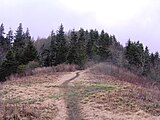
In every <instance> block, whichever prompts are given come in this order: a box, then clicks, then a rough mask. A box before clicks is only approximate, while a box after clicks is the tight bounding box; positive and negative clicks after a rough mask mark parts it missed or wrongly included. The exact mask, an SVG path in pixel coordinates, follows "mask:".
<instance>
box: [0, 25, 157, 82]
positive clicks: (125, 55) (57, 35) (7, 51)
mask: <svg viewBox="0 0 160 120" xmlns="http://www.w3.org/2000/svg"><path fill="white" fill-rule="evenodd" d="M31 61H37V62H38V63H39V64H40V65H41V66H46V67H47V66H56V65H58V64H63V63H66V64H77V65H79V66H80V68H82V69H83V67H84V65H85V63H86V62H88V61H95V62H102V61H107V62H111V63H112V64H115V65H117V66H119V67H125V68H128V69H130V70H132V71H134V72H136V73H137V74H139V75H144V76H147V77H148V78H150V79H154V80H157V81H159V80H160V76H159V73H160V65H159V64H160V58H159V53H158V52H156V53H155V54H154V53H150V52H149V50H148V47H145V48H144V46H143V44H142V43H140V42H132V41H130V40H129V41H128V43H127V44H126V46H125V47H123V46H122V45H121V44H120V43H119V42H118V41H117V40H116V37H115V36H114V35H109V34H108V33H106V32H105V31H104V30H102V31H101V32H98V31H97V30H93V29H91V30H90V31H88V30H84V29H83V28H81V29H79V30H77V31H76V30H74V29H73V30H71V31H69V32H68V33H65V32H64V27H63V25H62V24H61V25H60V27H59V29H58V30H57V31H56V32H54V31H53V30H52V31H51V34H50V35H49V37H48V38H41V39H40V38H38V39H37V40H36V41H32V40H31V36H30V33H29V30H28V29H27V30H26V32H23V28H22V24H19V27H18V28H17V30H16V32H15V35H13V31H12V30H11V29H10V30H9V32H8V33H7V34H5V33H4V26H3V24H1V26H0V80H1V81H2V80H5V78H6V77H7V76H9V75H11V74H14V73H19V71H20V69H21V68H23V67H24V66H25V65H27V64H29V63H30V62H31Z"/></svg>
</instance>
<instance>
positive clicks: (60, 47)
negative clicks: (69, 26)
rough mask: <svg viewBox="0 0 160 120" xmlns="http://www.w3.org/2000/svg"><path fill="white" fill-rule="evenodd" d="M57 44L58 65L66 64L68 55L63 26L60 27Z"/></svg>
mask: <svg viewBox="0 0 160 120" xmlns="http://www.w3.org/2000/svg"><path fill="white" fill-rule="evenodd" d="M56 44H57V51H56V64H61V63H64V62H66V59H67V54H68V49H67V42H66V39H65V34H64V27H63V25H62V24H61V25H60V28H59V30H58V32H57V35H56Z"/></svg>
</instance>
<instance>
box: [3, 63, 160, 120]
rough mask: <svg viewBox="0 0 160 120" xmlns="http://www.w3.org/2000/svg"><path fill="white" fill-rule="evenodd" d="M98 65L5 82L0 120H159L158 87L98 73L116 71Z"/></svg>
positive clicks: (159, 98)
mask: <svg viewBox="0 0 160 120" xmlns="http://www.w3.org/2000/svg"><path fill="white" fill-rule="evenodd" d="M102 66H103V67H105V65H104V64H98V65H96V66H94V67H92V68H90V69H87V70H84V71H75V72H57V73H48V74H47V73H45V74H40V75H33V76H28V77H23V78H17V79H15V80H12V81H6V82H5V83H4V84H2V85H1V89H0V93H1V106H0V107H1V109H0V110H1V114H0V119H2V120H4V119H7V120H8V119H12V120H14V119H16V118H17V119H20V120H21V119H23V120H29V119H31V120H32V119H34V120H82V119H83V120H93V119H94V120H159V119H160V96H159V95H160V90H159V89H158V87H152V88H151V87H150V88H149V87H146V86H142V85H140V83H139V84H135V82H130V80H127V81H125V80H124V81H123V80H122V78H120V79H119V78H118V77H117V76H116V75H111V74H108V73H109V72H104V70H105V71H106V70H113V68H115V69H114V71H112V73H113V72H114V73H115V74H117V73H116V67H113V66H112V69H107V68H108V67H105V68H103V69H102ZM100 68H101V69H100ZM119 74H120V72H119ZM125 74H126V73H125ZM125 76H127V74H126V75H125ZM130 76H131V77H128V79H131V78H132V81H133V79H138V77H137V78H136V77H135V78H134V77H133V76H135V75H130ZM125 79H126V78H125ZM136 81H137V80H136Z"/></svg>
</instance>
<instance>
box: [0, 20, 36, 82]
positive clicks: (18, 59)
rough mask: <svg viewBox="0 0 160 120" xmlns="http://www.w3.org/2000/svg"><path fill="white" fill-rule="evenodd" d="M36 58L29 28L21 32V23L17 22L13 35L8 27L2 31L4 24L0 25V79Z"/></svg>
mask: <svg viewBox="0 0 160 120" xmlns="http://www.w3.org/2000/svg"><path fill="white" fill-rule="evenodd" d="M36 59H38V57H37V50H36V48H35V47H34V45H33V41H32V40H31V36H30V34H29V30H28V28H27V30H26V32H23V28H22V24H21V23H20V24H19V27H18V28H17V30H16V32H15V35H13V31H12V30H11V29H10V30H9V32H8V34H6V35H5V33H4V26H3V24H1V26H0V81H3V80H5V79H6V77H8V76H10V75H11V74H14V73H17V72H19V71H20V68H21V66H23V65H27V64H28V63H29V62H30V61H33V60H36Z"/></svg>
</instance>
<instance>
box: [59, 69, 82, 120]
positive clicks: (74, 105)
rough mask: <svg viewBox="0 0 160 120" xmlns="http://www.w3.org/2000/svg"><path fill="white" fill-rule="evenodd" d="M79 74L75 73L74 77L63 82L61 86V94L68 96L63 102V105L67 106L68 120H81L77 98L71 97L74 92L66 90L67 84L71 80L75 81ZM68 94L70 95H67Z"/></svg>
mask: <svg viewBox="0 0 160 120" xmlns="http://www.w3.org/2000/svg"><path fill="white" fill-rule="evenodd" d="M79 73H80V72H76V75H75V76H74V77H72V78H70V79H68V80H66V81H65V82H63V83H62V86H63V88H64V89H63V93H64V94H66V95H67V94H68V95H67V96H66V97H65V98H64V100H65V104H66V106H67V114H68V119H69V120H81V119H82V118H81V115H80V108H79V105H78V103H79V100H78V97H77V96H76V95H71V94H74V91H73V90H71V89H67V88H68V87H69V82H71V81H72V80H74V79H76V78H77V77H79V75H80V74H79ZM69 93H70V94H69Z"/></svg>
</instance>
